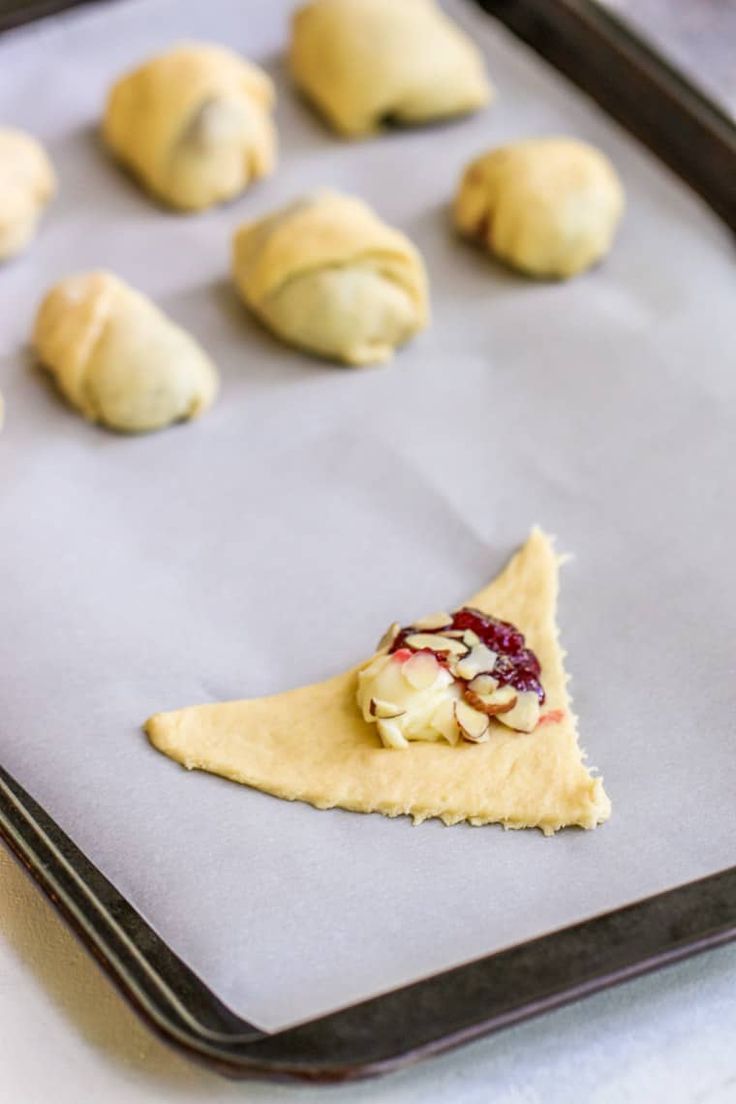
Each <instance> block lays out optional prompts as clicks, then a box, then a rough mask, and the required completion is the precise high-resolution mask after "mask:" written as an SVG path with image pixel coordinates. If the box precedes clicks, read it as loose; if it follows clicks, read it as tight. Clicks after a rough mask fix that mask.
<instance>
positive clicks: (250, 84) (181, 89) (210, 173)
mask: <svg viewBox="0 0 736 1104" xmlns="http://www.w3.org/2000/svg"><path fill="white" fill-rule="evenodd" d="M273 101H274V90H273V85H272V83H271V81H270V79H269V77H268V76H267V75H266V74H265V73H264V72H263V71H262V70H261V69H259V68H258V67H257V66H256V65H251V64H250V62H247V61H245V60H244V59H243V58H241V57H240V56H239V55H238V54H235V53H233V52H232V51H231V50H227V49H225V47H223V46H212V45H206V44H199V43H184V44H182V45H179V46H175V47H174V48H173V49H171V50H169V51H168V52H167V53H165V54H159V55H158V56H157V57H154V58H151V60H150V61H147V62H146V63H145V64H144V65H142V66H141V67H140V68H139V69H136V70H134V71H133V72H132V73H128V74H127V75H126V76H124V77H122V78H121V80H119V81H118V82H117V84H116V85H114V87H113V88H112V91H111V92H110V95H109V97H108V101H107V108H106V111H105V119H104V124H103V135H104V138H105V141H106V142H107V144H108V146H109V147H110V149H111V150H112V151H113V153H114V154H115V155H116V157H118V159H119V160H120V161H121V162H123V163H124V164H125V165H127V166H128V168H130V169H131V170H132V171H133V172H134V173H135V174H136V176H138V177H139V179H140V180H141V181H142V183H143V184H144V185H145V186H146V187H147V188H148V189H149V190H150V191H151V192H152V193H153V194H154V195H156V196H158V198H159V199H161V200H163V201H164V202H165V203H169V204H171V205H172V206H173V207H179V208H181V209H182V210H199V209H201V208H203V207H210V206H212V204H215V203H221V202H222V201H223V200H226V199H231V198H232V197H233V196H236V195H239V194H240V192H242V191H243V190H244V189H245V188H247V187H248V185H249V184H250V183H251V181H252V180H255V179H257V178H258V177H261V176H266V175H267V174H268V173H270V172H271V171H272V169H273V165H274V159H275V148H276V134H275V130H274V127H273V124H272V122H271V117H270V112H271V109H272V108H273Z"/></svg>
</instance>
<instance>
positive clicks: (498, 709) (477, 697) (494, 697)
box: [464, 686, 516, 717]
mask: <svg viewBox="0 0 736 1104" xmlns="http://www.w3.org/2000/svg"><path fill="white" fill-rule="evenodd" d="M464 692H465V700H466V702H467V703H468V705H470V706H472V707H473V709H477V710H478V711H479V712H481V713H484V714H485V715H486V716H487V717H498V716H499V715H500V714H501V713H510V712H511V710H512V709H513V708H514V706H515V705H516V691H515V690H513V689H512V687H510V686H502V687H501V689H500V690H496V691H495V692H494V693H492V694H477V693H476V692H475V691H474V690H471V689H470V687H469V686H466V687H465V691H464Z"/></svg>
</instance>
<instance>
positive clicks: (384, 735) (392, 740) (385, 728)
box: [376, 721, 409, 749]
mask: <svg viewBox="0 0 736 1104" xmlns="http://www.w3.org/2000/svg"><path fill="white" fill-rule="evenodd" d="M376 728H377V729H378V735H379V736H380V737H381V742H382V744H383V746H384V747H387V748H396V749H403V748H408V746H409V741H408V740H407V738H406V737H405V736H404V734H403V732H402V731H401V729H400V728H399V726H398V725H397V724H396V721H379V722H378V724H377V725H376Z"/></svg>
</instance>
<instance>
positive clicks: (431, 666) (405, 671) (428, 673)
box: [401, 652, 440, 690]
mask: <svg viewBox="0 0 736 1104" xmlns="http://www.w3.org/2000/svg"><path fill="white" fill-rule="evenodd" d="M401 673H402V675H403V676H404V678H405V679H406V681H407V682H408V683H409V685H410V686H413V687H414V689H415V690H428V689H429V687H430V686H434V684H435V682H436V681H437V676H438V675H439V673H440V665H439V663H438V662H437V660H436V659H435V657H434V656H433V655H431V654H430V653H429V652H416V653H415V654H414V655H413V656H412V657H411V659H407V661H406V663H404V664H403V665H402V668H401Z"/></svg>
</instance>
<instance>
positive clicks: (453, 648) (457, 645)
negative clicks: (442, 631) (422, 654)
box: [405, 633, 470, 656]
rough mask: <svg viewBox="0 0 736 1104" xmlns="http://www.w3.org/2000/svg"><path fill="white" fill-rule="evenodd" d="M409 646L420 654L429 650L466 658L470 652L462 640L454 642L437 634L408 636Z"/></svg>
mask: <svg viewBox="0 0 736 1104" xmlns="http://www.w3.org/2000/svg"><path fill="white" fill-rule="evenodd" d="M405 643H406V644H407V646H408V647H409V648H411V649H412V650H413V651H415V652H418V651H420V650H421V649H423V648H428V649H429V650H430V651H431V652H441V653H447V654H449V655H456V656H464V655H467V653H468V651H469V650H470V649H469V648H468V646H467V644H464V643H463V641H462V640H454V639H452V638H450V637H447V636H437V635H436V634H435V633H411V635H410V636H407V638H406V642H405Z"/></svg>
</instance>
